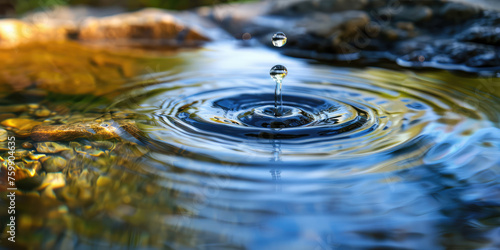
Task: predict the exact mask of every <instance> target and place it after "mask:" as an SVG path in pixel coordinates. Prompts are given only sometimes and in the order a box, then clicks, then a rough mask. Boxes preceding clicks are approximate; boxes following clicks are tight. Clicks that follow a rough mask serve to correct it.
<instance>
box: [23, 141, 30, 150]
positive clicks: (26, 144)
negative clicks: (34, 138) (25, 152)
mask: <svg viewBox="0 0 500 250" xmlns="http://www.w3.org/2000/svg"><path fill="white" fill-rule="evenodd" d="M21 147H23V148H25V149H30V148H33V144H31V143H30V142H23V144H22V145H21Z"/></svg>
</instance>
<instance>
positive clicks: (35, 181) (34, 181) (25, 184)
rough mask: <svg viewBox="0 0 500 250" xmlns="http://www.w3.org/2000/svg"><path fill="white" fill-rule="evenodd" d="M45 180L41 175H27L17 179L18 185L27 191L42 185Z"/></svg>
mask: <svg viewBox="0 0 500 250" xmlns="http://www.w3.org/2000/svg"><path fill="white" fill-rule="evenodd" d="M43 180H44V177H43V176H40V175H37V176H33V177H27V178H24V179H21V180H18V181H16V187H17V188H19V189H20V190H25V191H30V190H35V189H37V188H38V187H39V186H40V185H42V183H43Z"/></svg>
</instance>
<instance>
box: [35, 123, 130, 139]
mask: <svg viewBox="0 0 500 250" xmlns="http://www.w3.org/2000/svg"><path fill="white" fill-rule="evenodd" d="M133 127H135V124H133V122H130V121H123V122H120V123H118V122H115V121H109V122H94V121H91V122H77V123H72V124H65V125H40V126H37V127H35V128H33V130H32V131H31V138H32V139H33V140H35V141H72V140H75V139H79V138H85V139H91V140H109V139H114V138H120V136H121V135H122V134H123V133H124V132H127V131H128V130H130V129H134V128H133ZM135 130H138V129H135Z"/></svg>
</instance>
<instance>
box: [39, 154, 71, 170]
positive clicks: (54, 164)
mask: <svg viewBox="0 0 500 250" xmlns="http://www.w3.org/2000/svg"><path fill="white" fill-rule="evenodd" d="M40 161H42V165H43V169H44V170H45V171H46V172H49V173H52V172H61V171H62V170H63V169H64V168H65V167H66V164H67V161H66V160H65V159H64V158H62V157H60V156H54V157H52V156H49V157H46V158H42V159H41V160H40Z"/></svg>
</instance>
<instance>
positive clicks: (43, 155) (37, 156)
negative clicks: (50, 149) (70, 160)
mask: <svg viewBox="0 0 500 250" xmlns="http://www.w3.org/2000/svg"><path fill="white" fill-rule="evenodd" d="M45 156H47V155H45V154H33V153H31V154H29V155H28V157H29V158H30V159H31V160H39V159H41V158H43V157H45Z"/></svg>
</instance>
